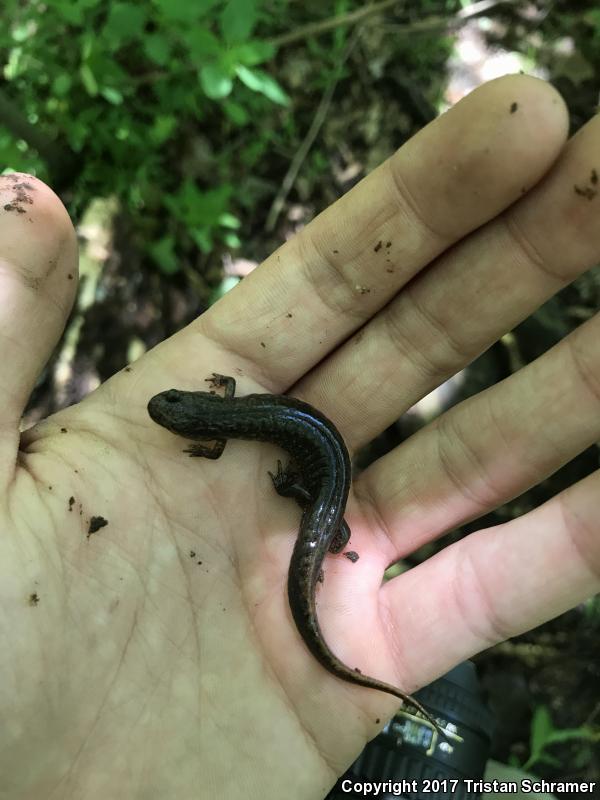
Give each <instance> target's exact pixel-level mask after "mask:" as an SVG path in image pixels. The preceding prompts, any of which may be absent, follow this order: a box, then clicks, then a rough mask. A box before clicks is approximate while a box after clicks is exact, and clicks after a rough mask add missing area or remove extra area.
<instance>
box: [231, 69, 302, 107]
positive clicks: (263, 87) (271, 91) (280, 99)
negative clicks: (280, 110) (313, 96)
mask: <svg viewBox="0 0 600 800" xmlns="http://www.w3.org/2000/svg"><path fill="white" fill-rule="evenodd" d="M235 71H236V74H237V76H238V78H239V79H240V80H241V81H242V83H244V84H245V85H246V86H247V87H248V88H249V89H252V91H253V92H260V93H261V94H264V96H265V97H268V98H269V100H272V101H273V102H274V103H278V104H279V105H281V106H287V105H289V103H290V98H289V97H288V95H287V94H286V93H285V92H284V91H283V89H282V88H281V87H280V86H279V84H278V83H277V81H276V80H275V79H274V78H272V77H271V76H270V75H269V74H268V73H267V72H263V70H261V69H248V67H244V66H243V65H242V64H239V65H238V66H237V67H236V68H235Z"/></svg>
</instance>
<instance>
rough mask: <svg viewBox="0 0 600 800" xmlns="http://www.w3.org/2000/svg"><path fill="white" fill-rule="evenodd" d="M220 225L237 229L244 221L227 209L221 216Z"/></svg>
mask: <svg viewBox="0 0 600 800" xmlns="http://www.w3.org/2000/svg"><path fill="white" fill-rule="evenodd" d="M219 225H222V226H223V227H224V228H231V229H232V230H237V229H238V228H240V227H241V225H242V223H241V222H240V221H239V219H238V218H237V217H235V216H234V215H233V214H230V213H229V212H228V211H226V212H225V213H224V214H221V216H220V217H219Z"/></svg>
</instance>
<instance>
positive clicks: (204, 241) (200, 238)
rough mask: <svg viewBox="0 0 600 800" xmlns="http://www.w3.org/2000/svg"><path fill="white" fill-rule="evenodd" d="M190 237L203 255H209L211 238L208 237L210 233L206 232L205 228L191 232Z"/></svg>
mask: <svg viewBox="0 0 600 800" xmlns="http://www.w3.org/2000/svg"><path fill="white" fill-rule="evenodd" d="M191 236H192V239H193V240H194V242H195V243H196V245H197V247H198V248H199V249H200V250H202V252H203V253H210V251H211V250H212V236H211V235H210V231H208V230H206V228H200V229H197V230H194V231H191Z"/></svg>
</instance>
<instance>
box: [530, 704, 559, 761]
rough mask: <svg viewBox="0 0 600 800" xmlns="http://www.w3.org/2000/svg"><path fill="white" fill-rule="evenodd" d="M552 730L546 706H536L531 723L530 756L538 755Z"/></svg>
mask: <svg viewBox="0 0 600 800" xmlns="http://www.w3.org/2000/svg"><path fill="white" fill-rule="evenodd" d="M553 730H554V728H553V726H552V718H551V717H550V712H549V711H548V709H547V707H546V706H538V707H537V708H536V710H535V714H534V715H533V720H532V722H531V737H530V745H531V754H532V755H533V754H534V753H535V754H539V753H541V752H542V750H543V749H544V747H545V745H546V744H547V742H548V741H549V738H550V734H551V733H552V731H553Z"/></svg>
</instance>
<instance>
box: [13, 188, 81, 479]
mask: <svg viewBox="0 0 600 800" xmlns="http://www.w3.org/2000/svg"><path fill="white" fill-rule="evenodd" d="M76 291H77V238H76V235H75V231H74V229H73V225H72V224H71V220H70V219H69V215H68V214H67V212H66V209H65V207H64V206H63V204H62V203H61V201H60V200H59V198H58V197H57V196H56V195H55V194H54V192H53V191H52V190H51V189H49V188H48V187H47V186H46V185H45V184H43V183H42V182H41V181H39V180H38V179H37V178H34V177H32V176H31V175H25V174H22V173H12V174H9V175H1V176H0V298H1V302H0V486H6V485H7V482H8V481H10V479H11V477H12V473H13V471H14V465H15V455H16V451H17V448H18V441H19V420H20V418H21V415H22V413H23V409H24V407H25V403H26V402H27V399H28V397H29V395H30V394H31V391H32V389H33V386H34V385H35V381H36V378H37V376H38V375H39V373H40V371H41V370H42V368H43V366H44V364H45V363H46V361H47V360H48V358H49V356H50V353H51V352H52V349H53V348H54V346H55V345H56V343H57V341H58V339H59V337H60V334H61V333H62V330H63V328H64V326H65V321H66V319H67V316H68V314H69V311H70V309H71V306H72V304H73V299H74V297H75V293H76Z"/></svg>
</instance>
